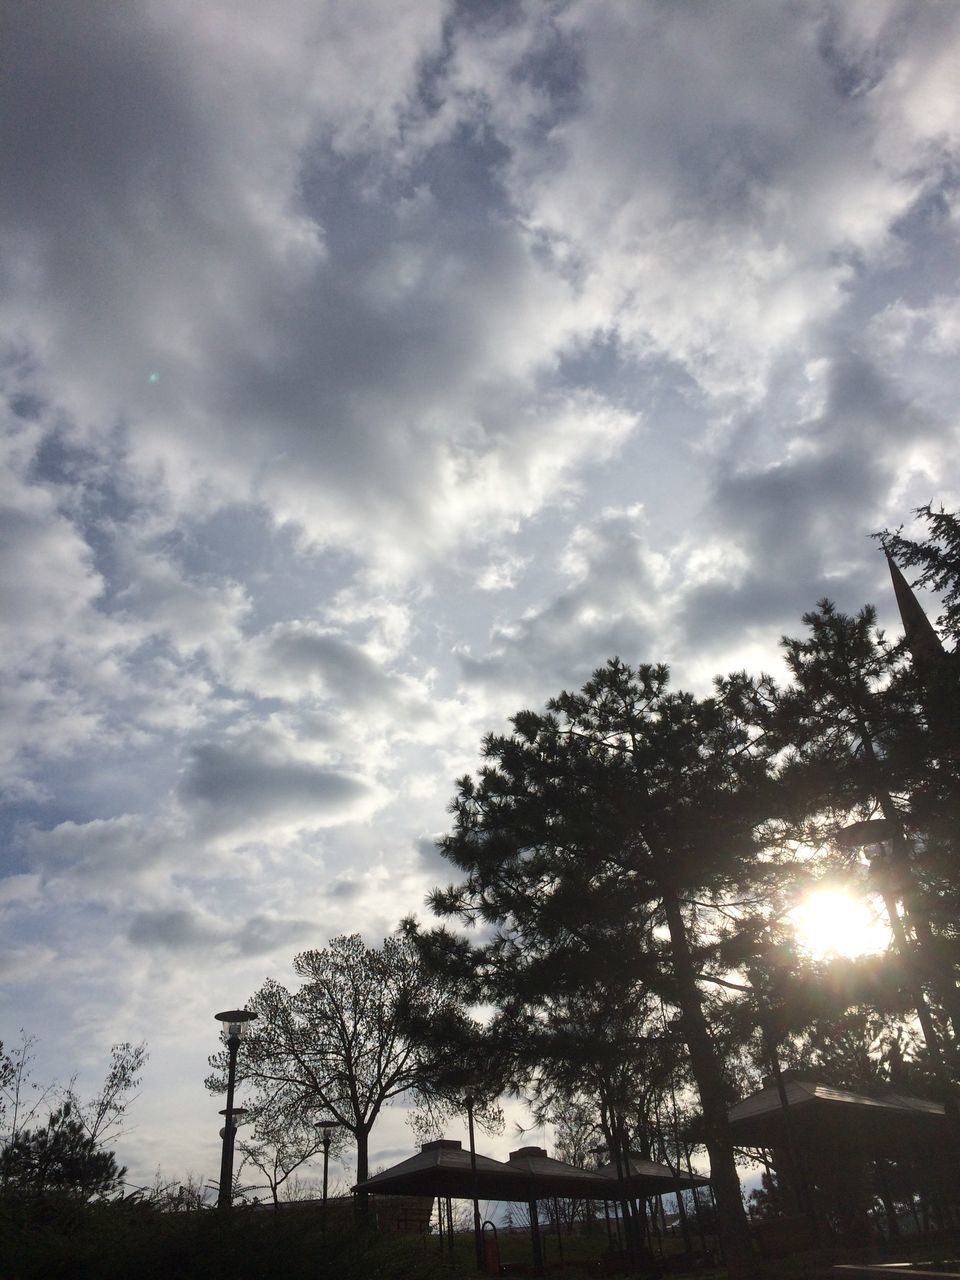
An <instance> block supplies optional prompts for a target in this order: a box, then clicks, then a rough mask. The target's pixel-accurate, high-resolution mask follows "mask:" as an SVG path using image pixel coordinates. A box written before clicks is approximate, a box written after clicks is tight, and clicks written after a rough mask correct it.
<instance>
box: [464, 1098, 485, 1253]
mask: <svg viewBox="0 0 960 1280" xmlns="http://www.w3.org/2000/svg"><path fill="white" fill-rule="evenodd" d="M475 1103H476V1097H475V1095H474V1093H473V1090H472V1089H470V1088H468V1089H467V1093H466V1095H465V1096H464V1099H463V1105H464V1106H465V1107H466V1109H467V1132H468V1134H469V1135H470V1175H471V1178H472V1181H473V1186H472V1188H471V1189H472V1191H473V1247H474V1251H475V1253H476V1256H477V1270H478V1271H482V1270H483V1228H482V1227H481V1225H480V1201H479V1200H478V1198H477V1147H476V1143H475V1142H474V1137H473V1108H474V1104H475Z"/></svg>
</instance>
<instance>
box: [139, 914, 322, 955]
mask: <svg viewBox="0 0 960 1280" xmlns="http://www.w3.org/2000/svg"><path fill="white" fill-rule="evenodd" d="M312 928H313V926H312V925H311V924H310V923H309V921H306V920H284V919H277V918H273V917H270V916H266V915H254V916H250V917H249V918H248V919H246V920H244V921H242V922H239V923H238V922H235V921H228V920H220V919H214V918H211V917H209V916H207V915H205V914H203V913H202V912H200V911H198V910H195V909H193V908H187V907H169V908H162V907H161V908H155V909H152V910H147V911H139V912H137V913H136V915H135V916H134V917H133V919H132V921H131V923H130V927H129V929H128V930H127V938H128V940H129V941H130V942H131V943H132V944H133V945H134V946H136V947H142V948H145V949H147V950H156V949H161V950H166V951H175V952H176V951H182V952H192V951H202V950H204V949H209V948H212V947H217V948H220V949H227V950H229V951H232V952H235V953H236V954H238V955H241V956H257V955H263V954H264V953H266V952H269V951H276V950H277V949H278V948H280V947H285V946H288V945H289V946H291V947H292V946H294V945H295V944H296V943H297V942H298V941H299V940H301V939H302V938H304V937H305V936H307V935H308V934H309V933H310V931H311V929H312Z"/></svg>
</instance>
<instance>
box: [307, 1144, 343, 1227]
mask: <svg viewBox="0 0 960 1280" xmlns="http://www.w3.org/2000/svg"><path fill="white" fill-rule="evenodd" d="M340 1125H341V1121H339V1120H315V1121H314V1122H313V1127H314V1128H315V1129H319V1130H320V1142H321V1144H322V1145H323V1208H324V1210H326V1207H327V1169H328V1167H329V1164H330V1144H331V1142H332V1141H333V1131H334V1129H339V1128H340ZM324 1221H326V1217H324Z"/></svg>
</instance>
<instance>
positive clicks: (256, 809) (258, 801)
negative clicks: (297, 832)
mask: <svg viewBox="0 0 960 1280" xmlns="http://www.w3.org/2000/svg"><path fill="white" fill-rule="evenodd" d="M178 794H179V797H180V801H181V803H182V804H183V805H184V807H185V808H186V809H187V810H188V812H191V813H192V814H194V816H195V817H196V819H197V820H198V821H199V823H200V825H201V827H202V828H203V829H204V830H205V831H207V832H209V833H210V834H222V833H224V832H242V831H244V830H246V829H249V830H251V831H256V830H257V829H258V827H260V826H261V825H265V826H266V827H267V828H270V827H272V826H280V827H296V826H301V827H323V826H328V825H331V824H336V823H338V822H343V821H345V820H347V819H348V818H350V817H352V816H358V815H359V814H361V813H363V812H365V811H367V810H369V808H370V807H371V805H372V804H373V803H374V802H375V798H376V793H375V791H374V789H373V787H372V786H371V785H370V783H368V782H366V781H365V780H364V779H362V778H359V777H357V776H355V775H354V774H350V773H347V772H344V771H342V770H339V769H335V768H331V767H329V766H327V765H320V764H313V763H312V762H310V761H305V760H297V759H290V758H276V757H271V756H268V755H266V754H263V753H261V752H260V751H259V750H258V748H257V747H256V746H255V745H253V746H250V745H240V744H236V743H229V742H226V743H214V742H207V743H202V744H200V745H198V746H196V747H194V748H193V749H192V750H191V752H190V754H189V756H188V758H187V763H186V766H185V768H184V772H183V775H182V777H181V780H180V784H179V787H178Z"/></svg>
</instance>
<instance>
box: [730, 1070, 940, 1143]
mask: <svg viewBox="0 0 960 1280" xmlns="http://www.w3.org/2000/svg"><path fill="white" fill-rule="evenodd" d="M783 1083H784V1092H785V1093H786V1098H787V1116H788V1117H789V1121H788V1122H790V1121H792V1120H793V1119H794V1117H795V1119H796V1125H795V1133H792V1134H791V1137H792V1138H793V1139H794V1140H795V1141H798V1142H801V1143H803V1142H804V1141H820V1140H821V1138H822V1136H823V1135H824V1134H825V1133H826V1134H828V1135H842V1136H843V1138H844V1140H845V1141H851V1140H852V1141H855V1142H858V1143H860V1144H861V1145H862V1146H868V1147H882V1146H885V1145H889V1144H890V1143H900V1142H903V1141H905V1140H909V1139H910V1138H922V1137H923V1136H924V1135H931V1134H935V1133H938V1132H943V1131H944V1126H945V1123H946V1115H945V1112H944V1108H943V1107H942V1106H941V1105H940V1104H939V1103H937V1102H930V1101H929V1100H928V1099H926V1098H914V1097H910V1096H909V1095H907V1094H902V1093H893V1092H892V1091H885V1092H883V1093H882V1094H878V1095H877V1096H875V1097H869V1096H867V1095H866V1094H862V1093H853V1092H852V1091H851V1090H849V1089H837V1088H834V1086H833V1085H827V1084H819V1083H818V1082H816V1081H813V1080H801V1079H799V1078H798V1077H797V1076H796V1075H794V1074H793V1073H791V1072H785V1073H784V1078H783ZM727 1118H728V1120H729V1123H730V1130H731V1133H732V1135H733V1140H734V1142H736V1143H737V1144H738V1145H740V1146H745V1147H772V1146H778V1145H780V1144H781V1143H782V1142H783V1141H784V1139H785V1133H786V1131H785V1127H784V1125H785V1116H784V1108H783V1105H782V1102H781V1098H780V1092H779V1090H778V1089H777V1088H776V1087H775V1086H772V1085H771V1086H768V1087H766V1088H764V1089H761V1090H760V1091H759V1092H758V1093H754V1094H751V1095H750V1097H748V1098H744V1099H743V1101H742V1102H738V1103H737V1105H736V1106H735V1107H731V1108H730V1110H729V1112H728V1113H727Z"/></svg>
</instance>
